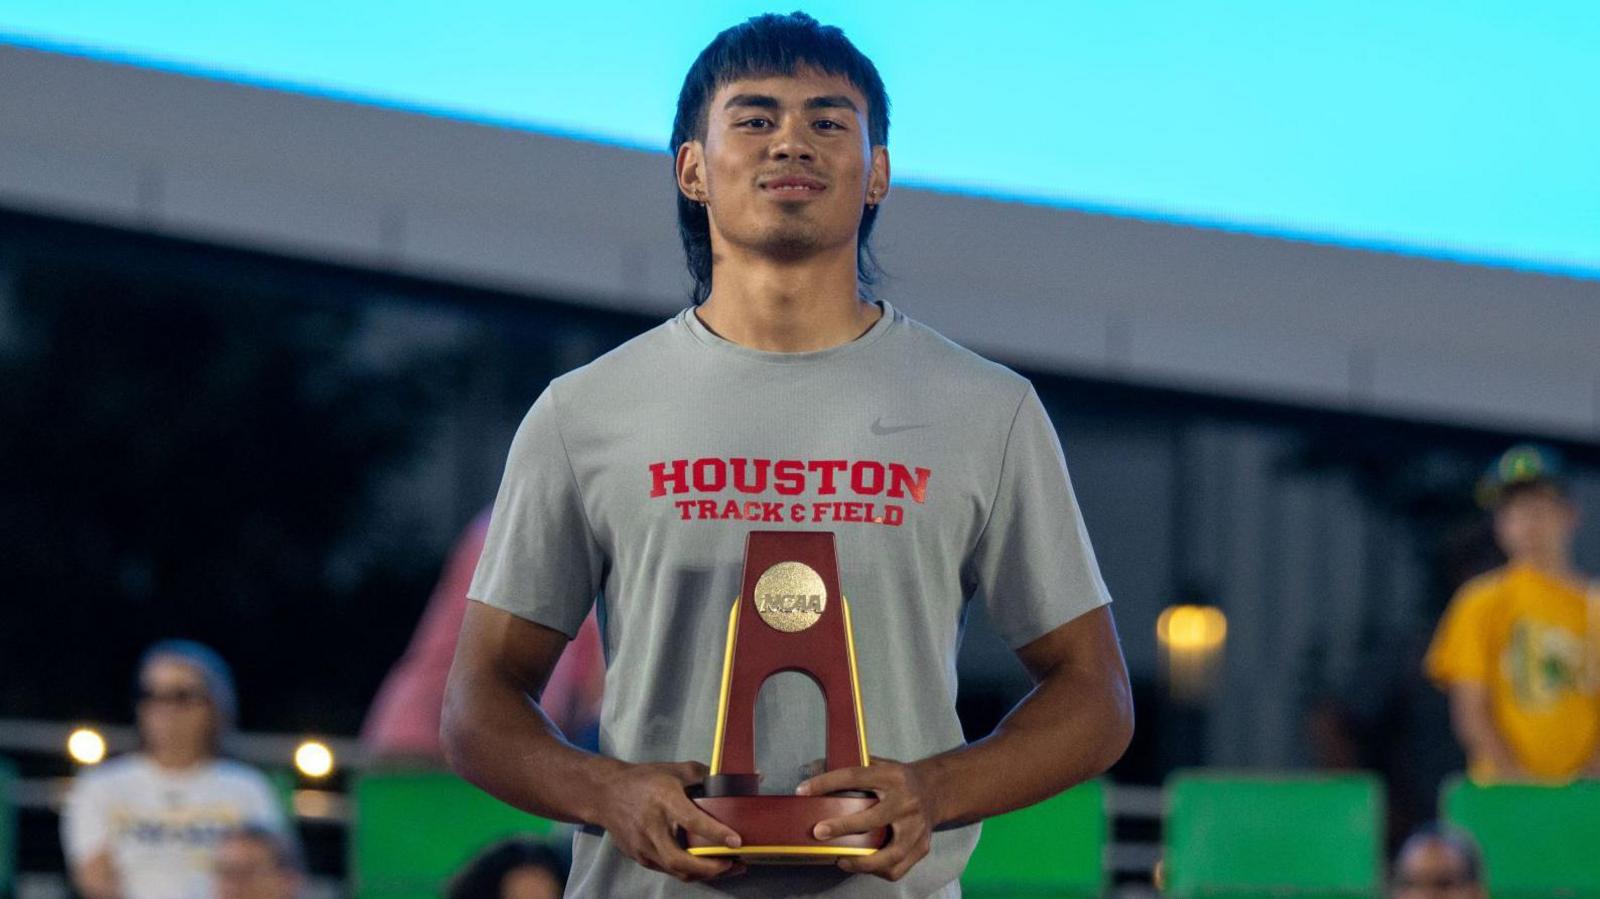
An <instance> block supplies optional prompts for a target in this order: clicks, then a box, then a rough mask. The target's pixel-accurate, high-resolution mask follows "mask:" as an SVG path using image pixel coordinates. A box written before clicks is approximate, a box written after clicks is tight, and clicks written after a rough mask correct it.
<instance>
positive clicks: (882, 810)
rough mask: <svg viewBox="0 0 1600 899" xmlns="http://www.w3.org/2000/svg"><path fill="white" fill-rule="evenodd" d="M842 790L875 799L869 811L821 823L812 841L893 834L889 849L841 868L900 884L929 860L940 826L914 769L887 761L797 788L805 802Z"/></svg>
mask: <svg viewBox="0 0 1600 899" xmlns="http://www.w3.org/2000/svg"><path fill="white" fill-rule="evenodd" d="M839 790H862V791H866V792H870V793H873V794H875V795H876V796H877V797H878V802H877V804H876V805H874V806H872V807H871V808H868V809H865V810H863V811H859V812H856V813H855V814H851V815H844V816H842V817H839V818H829V819H828V820H826V821H821V822H818V824H817V826H816V828H815V830H814V831H813V833H814V835H815V836H816V838H817V839H819V840H831V839H833V838H834V837H837V836H841V835H843V834H852V833H866V832H868V831H870V830H874V829H876V828H879V827H885V826H887V827H888V828H889V829H890V838H889V844H888V845H887V846H884V847H883V848H882V849H879V850H878V851H877V852H874V853H873V854H871V855H863V856H859V857H854V858H844V859H840V860H839V867H840V868H842V869H844V870H846V871H849V872H850V873H852V874H872V875H875V876H877V877H882V878H883V879H884V880H891V881H892V880H899V879H900V878H902V877H904V876H905V875H906V872H907V871H910V870H911V866H912V865H914V864H916V863H917V862H918V861H920V860H921V859H922V857H923V856H925V855H927V854H928V848H929V846H930V845H931V841H932V838H933V828H934V825H935V824H936V823H938V822H936V821H935V820H934V818H933V816H934V810H933V801H932V798H933V797H932V796H931V795H930V793H929V791H928V785H927V782H926V781H925V779H924V778H923V777H922V776H921V775H919V774H918V773H917V769H916V768H915V767H914V766H912V765H906V764H902V763H900V762H896V761H891V760H889V759H873V761H872V764H871V765H868V766H866V767H862V768H840V769H838V770H837V771H829V772H826V773H824V774H819V775H817V776H816V777H813V778H811V779H809V780H807V781H805V782H804V783H802V784H800V786H798V787H796V788H795V792H796V793H798V794H800V795H802V796H826V795H827V794H829V793H834V792H838V791H839Z"/></svg>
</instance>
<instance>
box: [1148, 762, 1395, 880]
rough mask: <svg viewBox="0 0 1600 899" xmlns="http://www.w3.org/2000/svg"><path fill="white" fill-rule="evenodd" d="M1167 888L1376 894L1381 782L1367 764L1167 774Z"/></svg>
mask: <svg viewBox="0 0 1600 899" xmlns="http://www.w3.org/2000/svg"><path fill="white" fill-rule="evenodd" d="M1166 790H1167V820H1166V835H1165V838H1164V841H1163V842H1164V849H1165V853H1164V860H1163V868H1164V872H1163V874H1164V879H1165V884H1166V894H1167V895H1169V896H1178V897H1199V896H1205V897H1218V899H1220V897H1250V896H1296V897H1354V896H1377V895H1379V891H1380V889H1381V882H1382V870H1383V848H1382V847H1383V806H1384V795H1383V786H1382V784H1380V783H1379V782H1378V780H1377V778H1375V777H1372V776H1370V775H1365V774H1340V775H1291V774H1280V775H1227V774H1216V773H1206V772H1199V771H1184V772H1178V773H1176V774H1174V775H1173V776H1171V777H1170V778H1168V779H1167V787H1166Z"/></svg>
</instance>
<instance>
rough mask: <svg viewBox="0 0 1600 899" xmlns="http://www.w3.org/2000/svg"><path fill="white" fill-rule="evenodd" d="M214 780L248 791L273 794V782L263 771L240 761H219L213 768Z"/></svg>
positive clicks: (211, 773) (211, 774)
mask: <svg viewBox="0 0 1600 899" xmlns="http://www.w3.org/2000/svg"><path fill="white" fill-rule="evenodd" d="M210 776H211V778H212V780H214V781H216V782H217V783H221V784H228V785H230V786H234V787H238V788H241V789H246V790H258V791H265V792H268V793H270V792H272V782H271V781H269V780H267V776H266V775H265V774H263V773H261V769H259V768H256V767H255V766H253V765H248V764H246V763H244V762H241V761H239V760H238V759H226V758H224V759H217V760H216V762H214V763H213V764H212V766H211V771H210Z"/></svg>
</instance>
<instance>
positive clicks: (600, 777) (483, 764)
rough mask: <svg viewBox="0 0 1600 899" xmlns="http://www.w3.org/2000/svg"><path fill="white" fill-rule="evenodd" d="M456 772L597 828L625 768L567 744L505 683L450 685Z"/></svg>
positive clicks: (449, 753)
mask: <svg viewBox="0 0 1600 899" xmlns="http://www.w3.org/2000/svg"><path fill="white" fill-rule="evenodd" d="M441 736H442V738H443V743H444V748H445V757H446V758H447V759H448V760H449V763H450V767H451V768H453V769H454V770H455V771H456V772H457V773H458V774H460V775H461V776H462V777H464V778H466V779H467V780H468V781H471V782H472V783H474V784H476V785H477V786H478V787H480V788H482V789H483V790H484V791H485V792H487V793H489V794H490V795H492V796H495V797H496V798H498V799H500V800H501V801H503V802H506V803H507V804H509V805H513V806H516V807H517V808H520V809H523V810H525V811H528V812H531V813H532V814H535V815H538V816H540V817H543V818H550V819H553V820H558V821H570V822H575V823H595V822H596V819H597V817H598V814H597V813H598V802H599V799H600V797H601V796H602V795H603V792H604V790H603V788H604V786H605V785H606V783H607V782H608V779H609V778H610V777H611V776H612V775H614V774H615V772H617V771H618V770H620V769H621V768H623V767H625V765H624V764H623V763H622V762H619V761H616V760H615V759H608V758H605V757H604V756H600V755H596V754H594V753H592V752H586V751H584V750H582V749H578V748H576V747H574V746H573V745H572V744H570V743H568V742H567V741H566V740H565V739H564V738H563V737H562V735H561V732H560V731H559V730H558V729H557V728H556V726H555V725H554V724H552V723H551V722H550V719H549V718H548V717H547V716H546V715H545V714H544V712H543V710H541V709H540V708H539V705H538V703H536V702H535V701H534V699H533V697H531V696H529V695H527V693H525V692H523V691H522V690H520V689H518V688H516V687H514V686H512V685H511V684H509V683H506V682H504V681H480V682H478V683H476V684H472V685H470V686H468V685H454V684H453V685H452V688H451V690H450V691H449V693H448V694H447V696H446V699H445V708H444V716H443V724H442V728H441Z"/></svg>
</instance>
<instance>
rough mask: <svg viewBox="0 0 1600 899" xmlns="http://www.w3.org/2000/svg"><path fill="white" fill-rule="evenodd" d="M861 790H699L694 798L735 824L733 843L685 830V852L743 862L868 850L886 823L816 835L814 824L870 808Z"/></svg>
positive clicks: (807, 861) (797, 860) (808, 860)
mask: <svg viewBox="0 0 1600 899" xmlns="http://www.w3.org/2000/svg"><path fill="white" fill-rule="evenodd" d="M877 802H878V800H877V797H875V796H870V795H863V796H783V795H772V796H702V797H698V798H696V799H695V800H694V803H695V804H696V805H698V806H700V807H701V808H702V809H704V810H705V811H706V814H708V815H710V816H711V817H713V818H716V819H717V820H718V821H721V822H722V823H723V824H726V825H728V826H729V827H731V828H733V830H734V832H735V833H737V834H739V839H740V840H741V841H742V845H740V846H739V848H737V849H730V848H729V847H727V846H723V845H719V844H717V843H711V842H708V841H706V840H703V839H701V838H699V837H697V836H695V835H694V834H689V835H688V841H689V846H688V848H689V854H690V855H699V856H713V857H718V858H732V859H735V860H737V861H741V862H744V863H745V864H747V865H831V864H833V863H834V862H835V861H837V860H839V859H841V858H846V857H849V856H860V855H871V854H872V853H874V852H877V851H878V849H879V848H880V847H882V846H883V844H884V842H885V841H886V840H885V838H886V837H887V836H888V833H887V830H888V829H887V828H883V827H880V828H878V829H877V830H873V831H870V832H868V833H853V834H847V835H844V836H839V837H834V838H833V839H831V840H819V839H817V838H816V837H814V836H812V833H811V831H812V828H814V827H816V826H817V824H818V823H820V822H822V821H826V820H828V819H829V818H837V817H840V816H842V815H850V814H854V813H856V812H859V811H862V810H863V809H867V808H871V807H872V806H873V805H876V804H877Z"/></svg>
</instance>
